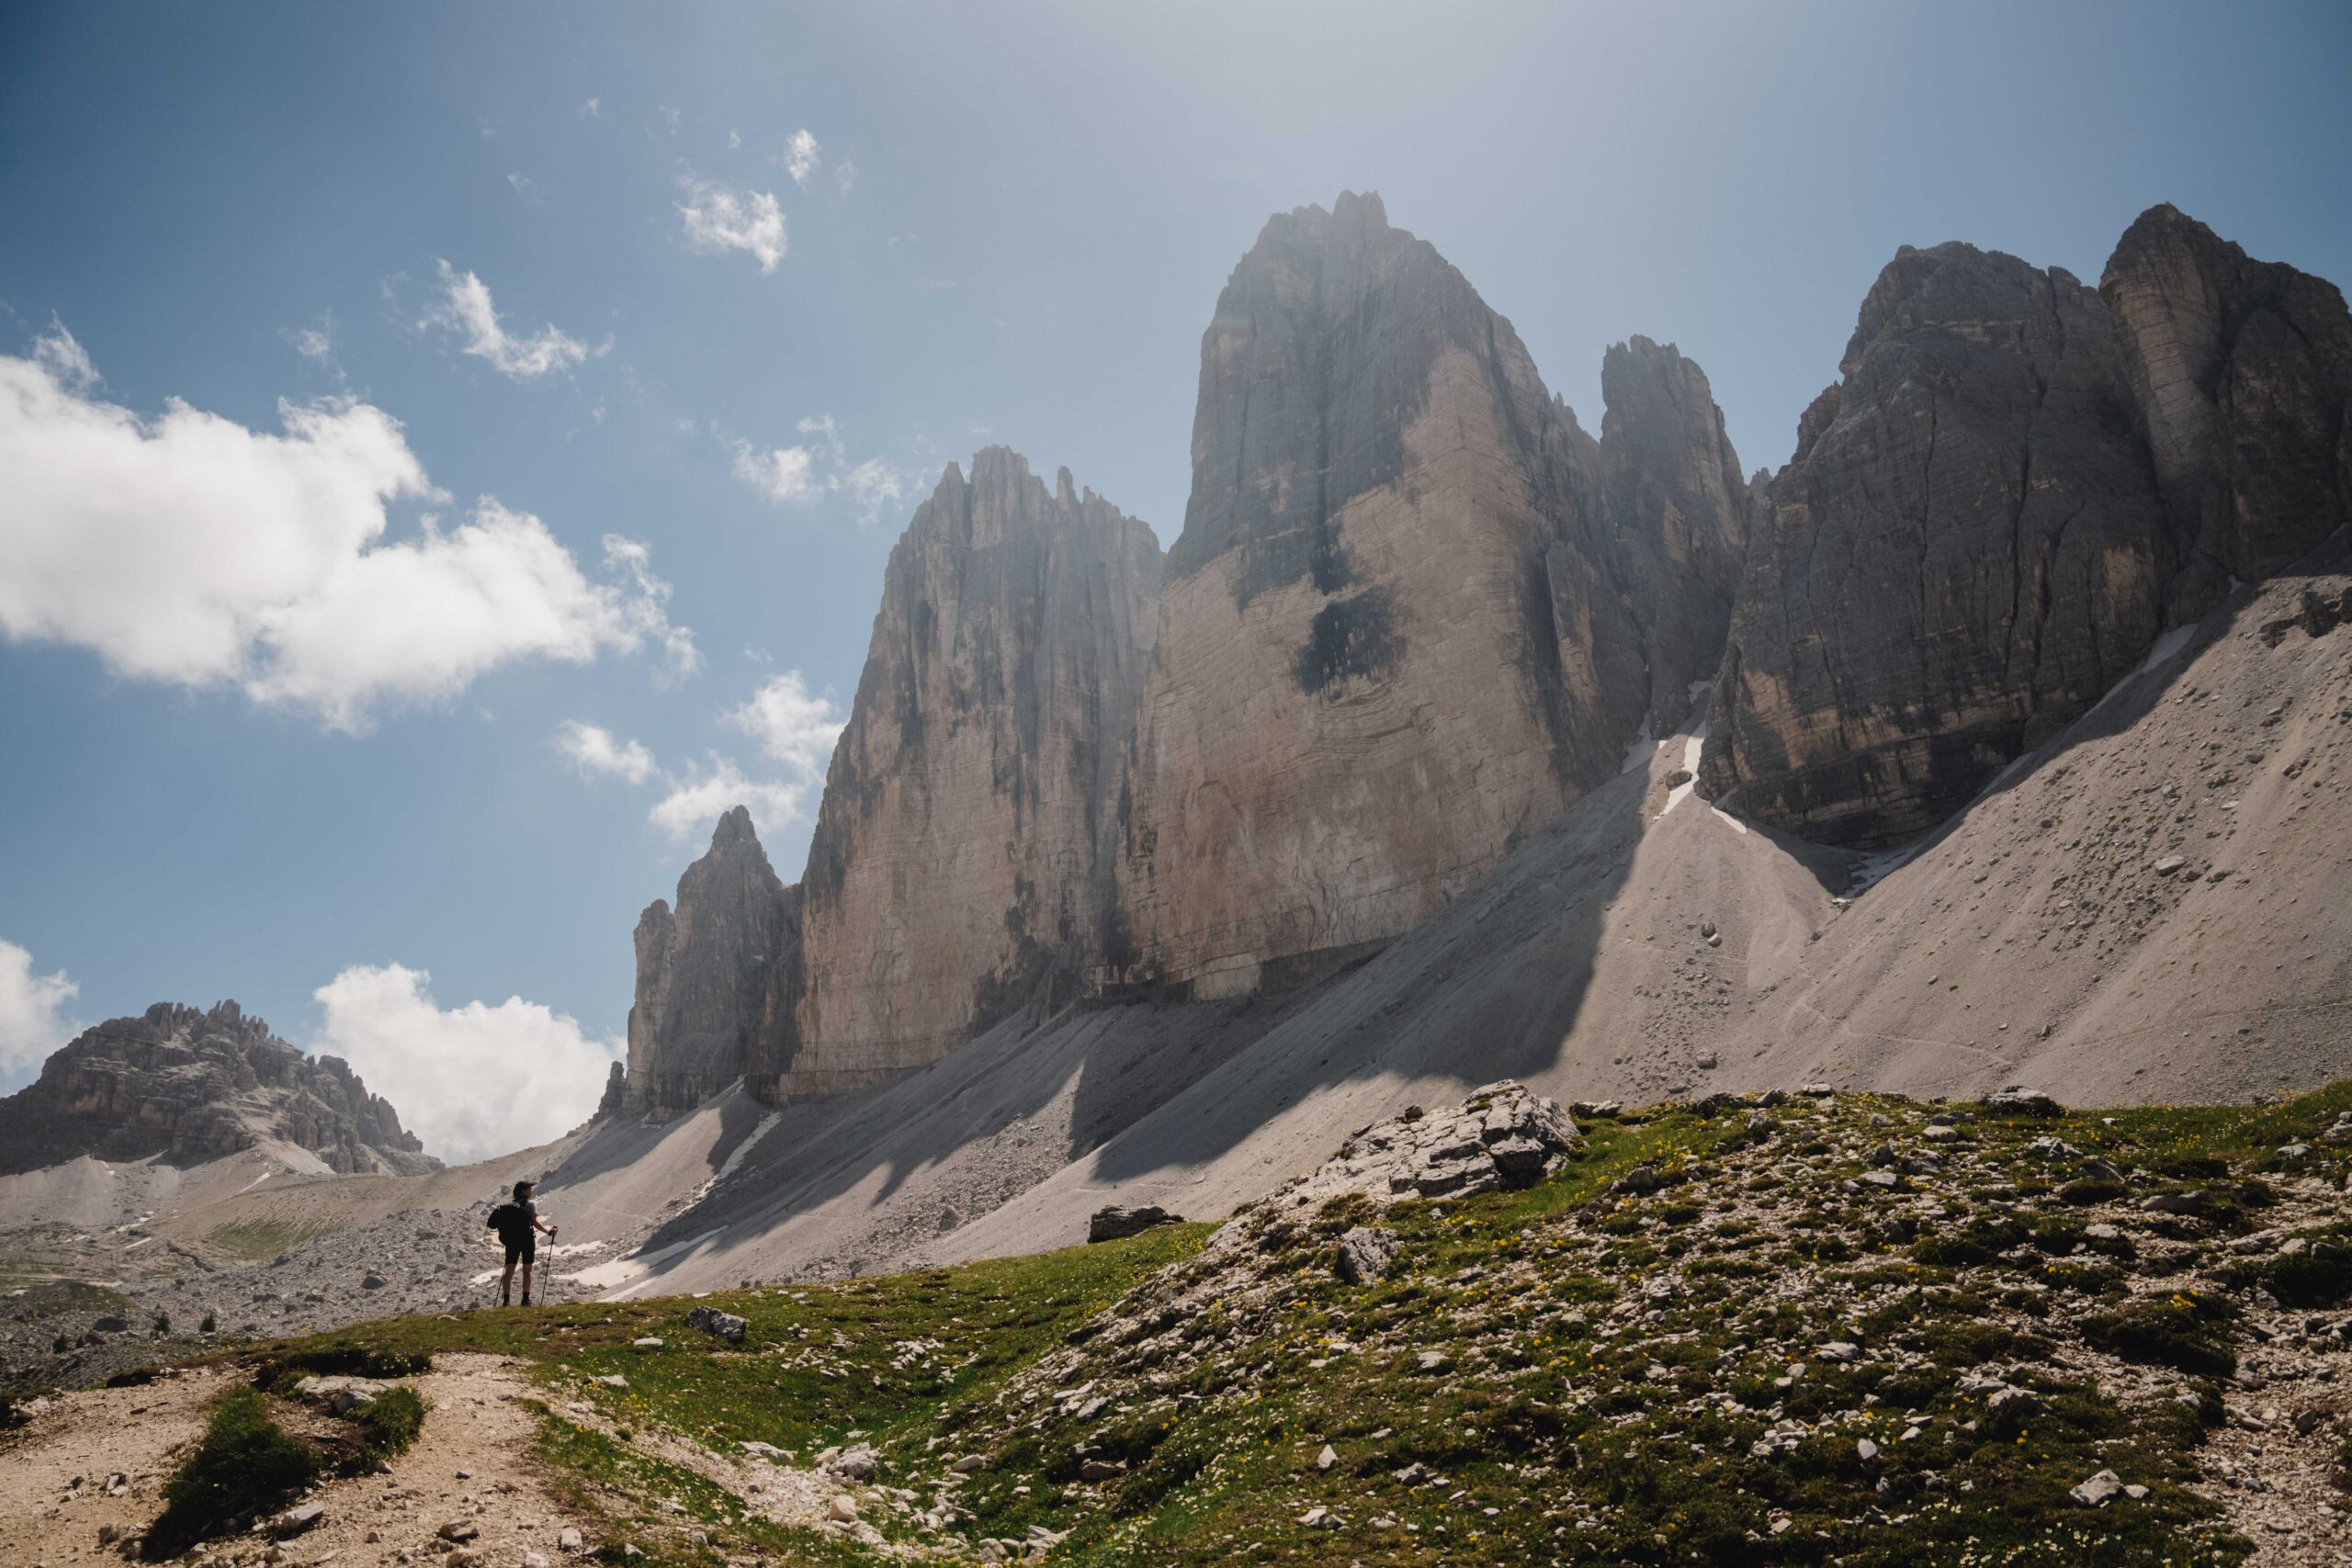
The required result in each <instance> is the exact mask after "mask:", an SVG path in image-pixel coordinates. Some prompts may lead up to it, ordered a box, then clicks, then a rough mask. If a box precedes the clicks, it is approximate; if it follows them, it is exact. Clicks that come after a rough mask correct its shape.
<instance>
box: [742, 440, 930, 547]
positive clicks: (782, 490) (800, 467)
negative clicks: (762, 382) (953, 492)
mask: <svg viewBox="0 0 2352 1568" xmlns="http://www.w3.org/2000/svg"><path fill="white" fill-rule="evenodd" d="M796 428H797V430H798V431H799V433H800V434H802V435H805V436H808V437H809V441H808V442H807V443H805V444H796V445H794V446H775V447H769V448H764V449H763V448H761V447H757V446H752V444H751V443H750V442H748V441H746V440H744V439H743V438H742V437H741V436H740V435H729V434H725V433H724V432H720V433H719V438H720V439H721V440H722V441H724V442H725V443H726V445H727V446H728V449H729V451H731V452H733V453H734V455H735V477H736V478H737V479H741V480H742V481H743V482H744V483H745V484H748V485H750V486H751V487H752V489H754V490H756V491H759V492H760V493H761V494H762V495H763V496H764V497H766V498H767V499H768V500H769V501H772V502H775V503H776V504H778V505H806V504H808V503H809V502H815V501H817V500H819V499H820V498H821V497H823V496H827V495H835V494H843V495H847V496H848V497H849V498H850V500H851V501H852V502H854V503H855V505H856V507H857V520H858V522H859V523H860V524H861V525H870V524H872V523H875V522H876V521H878V520H879V519H880V518H881V517H882V515H883V513H885V512H886V511H888V510H889V509H891V508H894V507H896V506H897V505H898V504H899V502H903V501H904V500H905V499H906V497H907V495H908V493H909V491H910V487H911V485H912V483H913V476H912V475H910V474H907V473H902V472H900V471H899V469H897V468H893V467H891V466H890V465H889V464H888V463H886V462H884V461H883V460H882V459H881V458H879V457H868V458H866V459H865V460H864V461H863V462H859V463H855V464H853V463H851V462H850V460H849V452H848V449H847V447H846V446H843V445H842V432H841V426H840V424H839V423H836V422H835V420H834V419H833V416H832V415H831V414H829V413H821V414H812V415H810V416H809V417H808V418H806V419H804V420H802V421H800V422H799V424H798V425H797V427H796Z"/></svg>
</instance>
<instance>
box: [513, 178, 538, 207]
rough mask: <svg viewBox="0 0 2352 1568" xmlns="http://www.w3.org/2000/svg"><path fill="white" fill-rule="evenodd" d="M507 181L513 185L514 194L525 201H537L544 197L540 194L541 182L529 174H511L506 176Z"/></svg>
mask: <svg viewBox="0 0 2352 1568" xmlns="http://www.w3.org/2000/svg"><path fill="white" fill-rule="evenodd" d="M506 183H507V184H508V185H510V186H514V187H515V195H516V196H519V197H522V198H523V199H524V200H525V201H528V202H537V201H539V200H541V199H542V197H540V195H539V182H538V181H537V180H535V179H533V178H532V177H531V176H530V175H507V176H506Z"/></svg>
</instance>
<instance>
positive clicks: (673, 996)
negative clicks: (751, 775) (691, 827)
mask: <svg viewBox="0 0 2352 1568" xmlns="http://www.w3.org/2000/svg"><path fill="white" fill-rule="evenodd" d="M799 939H800V919H799V893H798V890H797V889H796V888H790V887H786V886H785V885H784V884H783V883H782V882H780V881H778V880H777V879H776V874H775V870H774V869H773V868H772V867H770V866H769V864H768V857H767V852H765V851H764V850H763V849H761V848H760V840H759V836H758V835H757V834H756V833H754V832H753V831H752V814H751V812H750V811H749V810H747V809H746V808H744V807H741V806H738V807H735V808H734V809H733V810H731V811H729V812H728V813H727V814H726V815H725V816H723V817H721V818H719V819H718V828H717V829H715V830H714V831H713V832H712V834H711V837H710V848H709V849H708V850H707V851H706V852H704V854H703V857H702V858H701V859H700V860H698V861H696V862H695V863H694V864H692V865H690V866H688V867H687V868H686V871H685V874H684V875H683V876H681V877H679V878H678V903H677V908H675V909H674V910H673V909H672V908H671V907H670V906H669V905H668V904H666V903H664V902H662V900H661V899H659V898H656V899H655V900H654V901H653V902H652V903H651V904H650V905H648V906H647V907H646V910H645V913H644V914H643V915H642V916H640V917H639V919H638V922H637V1001H636V1004H635V1005H634V1006H632V1007H631V1008H630V1009H629V1010H628V1075H627V1077H626V1079H625V1084H624V1093H623V1100H624V1103H625V1104H626V1106H627V1107H628V1109H629V1110H632V1111H651V1112H653V1113H655V1114H658V1115H667V1114H670V1113H672V1112H674V1111H684V1110H686V1109H689V1108H690V1107H693V1106H695V1105H699V1104H701V1103H702V1102H703V1101H704V1100H707V1099H709V1098H710V1097H711V1096H712V1095H714V1094H716V1093H718V1091H719V1090H720V1089H725V1088H726V1087H727V1086H728V1085H729V1084H730V1083H732V1082H734V1081H735V1080H736V1079H737V1078H739V1077H742V1076H743V1073H744V1070H745V1066H746V1063H747V1060H748V1057H749V1055H750V1052H751V1050H752V1042H753V1040H754V1039H755V1038H757V1037H758V1036H759V1035H760V1034H761V1033H762V1032H763V1030H765V1029H767V1028H768V1027H770V1018H771V1013H772V1011H773V1008H772V1006H771V1002H772V997H773V995H774V994H775V993H779V992H781V993H782V994H783V995H785V996H786V997H789V996H790V995H791V994H792V993H793V992H794V990H795V989H796V988H797V975H798V964H799Z"/></svg>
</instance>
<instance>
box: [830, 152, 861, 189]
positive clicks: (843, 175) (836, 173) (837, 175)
mask: <svg viewBox="0 0 2352 1568" xmlns="http://www.w3.org/2000/svg"><path fill="white" fill-rule="evenodd" d="M833 183H834V184H835V185H837V186H840V187H841V192H842V195H843V196H847V195H848V194H849V193H850V187H851V186H854V185H855V184H857V165H856V164H853V163H851V162H850V161H849V160H848V159H847V158H843V159H842V161H841V162H840V163H838V164H834V165H833Z"/></svg>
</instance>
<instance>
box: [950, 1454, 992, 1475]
mask: <svg viewBox="0 0 2352 1568" xmlns="http://www.w3.org/2000/svg"><path fill="white" fill-rule="evenodd" d="M988 1467H989V1460H988V1456H987V1455H986V1454H966V1455H965V1456H964V1457H963V1458H962V1459H959V1460H957V1461H956V1462H955V1463H954V1464H952V1465H950V1466H948V1468H949V1469H950V1470H953V1471H954V1472H956V1474H958V1475H974V1474H978V1472H981V1471H983V1470H986V1469H987V1468H988Z"/></svg>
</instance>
